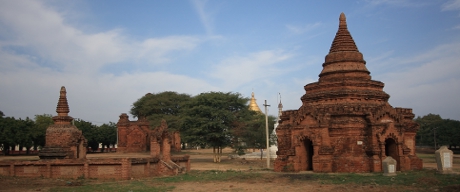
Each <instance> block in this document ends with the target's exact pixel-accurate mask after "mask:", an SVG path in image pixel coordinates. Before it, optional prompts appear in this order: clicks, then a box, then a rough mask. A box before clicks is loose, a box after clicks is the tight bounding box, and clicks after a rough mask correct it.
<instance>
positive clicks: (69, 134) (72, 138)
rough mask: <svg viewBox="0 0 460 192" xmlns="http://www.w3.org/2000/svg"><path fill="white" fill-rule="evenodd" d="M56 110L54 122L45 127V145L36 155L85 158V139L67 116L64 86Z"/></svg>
mask: <svg viewBox="0 0 460 192" xmlns="http://www.w3.org/2000/svg"><path fill="white" fill-rule="evenodd" d="M56 112H57V114H58V115H57V116H54V117H53V121H54V124H52V125H50V126H49V127H48V128H47V129H46V138H45V139H46V141H45V147H43V149H41V150H40V153H39V154H38V156H39V157H40V159H85V158H86V146H87V140H86V139H85V137H84V136H83V134H82V132H81V130H80V129H78V128H77V127H76V126H75V125H72V123H71V122H72V120H73V118H72V117H71V116H69V112H70V110H69V104H68V103H67V91H66V89H65V87H64V86H62V87H61V90H60V94H59V101H58V104H57V107H56Z"/></svg>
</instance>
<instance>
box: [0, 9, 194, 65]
mask: <svg viewBox="0 0 460 192" xmlns="http://www.w3.org/2000/svg"><path fill="white" fill-rule="evenodd" d="M0 21H1V23H0V26H2V27H6V28H8V29H10V30H11V31H12V33H10V34H3V35H8V37H9V39H12V40H10V41H9V42H2V43H1V44H0V45H1V46H2V48H3V49H11V47H13V48H17V47H19V48H25V49H26V50H27V51H28V52H31V54H33V53H37V54H38V56H39V57H43V58H47V59H49V60H51V61H52V63H55V65H56V66H53V67H55V68H59V69H61V70H65V71H80V72H85V73H91V72H97V70H98V69H99V68H101V67H103V66H106V65H110V64H112V63H117V62H125V61H128V60H130V61H132V60H134V61H143V62H148V64H160V63H165V62H168V61H169V59H168V58H167V57H166V55H167V54H169V53H171V52H173V51H179V50H190V49H193V48H194V47H196V46H197V44H198V43H199V42H200V40H199V38H197V37H190V36H170V37H164V38H150V39H146V40H144V41H134V40H132V39H129V37H126V36H124V35H123V34H122V31H123V30H121V29H114V30H110V31H105V32H99V33H95V34H87V33H85V32H83V31H81V30H79V29H77V28H75V27H73V26H70V25H69V24H67V23H65V22H64V21H65V19H64V18H63V17H62V16H61V15H59V14H58V13H57V12H56V11H55V10H53V9H51V8H49V7H46V6H45V5H43V4H40V3H39V2H38V1H32V2H27V3H26V2H23V1H19V2H17V3H14V2H8V3H6V4H5V5H3V6H1V8H0ZM49 63H51V62H49Z"/></svg>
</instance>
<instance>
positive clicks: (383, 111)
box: [275, 13, 422, 172]
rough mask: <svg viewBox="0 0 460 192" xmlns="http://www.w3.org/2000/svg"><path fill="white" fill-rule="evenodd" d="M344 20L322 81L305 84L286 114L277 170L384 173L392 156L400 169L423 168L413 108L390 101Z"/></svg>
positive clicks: (279, 131)
mask: <svg viewBox="0 0 460 192" xmlns="http://www.w3.org/2000/svg"><path fill="white" fill-rule="evenodd" d="M339 21H340V22H339V29H338V31H337V34H336V36H335V38H334V41H333V42H332V45H331V48H330V50H329V54H328V55H326V58H325V62H324V63H323V70H322V71H321V73H320V74H319V80H318V82H314V83H310V84H307V85H305V86H304V89H305V92H306V93H305V94H304V95H303V96H302V97H301V100H302V106H301V107H300V108H299V109H298V110H288V111H283V113H282V115H281V118H280V121H279V126H278V127H277V129H276V133H277V136H278V152H277V155H278V157H277V159H276V160H275V171H303V170H312V171H314V172H381V171H382V160H383V159H385V157H387V156H391V157H392V158H394V159H396V160H397V170H401V171H405V170H411V169H421V168H422V160H421V159H419V158H418V157H417V156H416V155H415V134H416V132H417V130H418V129H419V125H418V124H417V123H415V122H414V121H413V118H414V114H413V113H412V109H408V108H394V107H392V106H391V105H390V104H389V103H388V99H389V97H390V96H389V95H388V94H387V93H385V92H384V91H383V87H384V84H383V83H382V82H380V81H375V80H372V79H371V76H370V72H369V71H368V70H367V68H366V61H364V59H363V55H362V54H361V52H359V51H358V48H357V46H356V45H355V42H354V40H353V38H352V37H351V35H350V32H349V31H348V28H347V23H346V19H345V15H344V14H343V13H342V14H341V15H340V18H339Z"/></svg>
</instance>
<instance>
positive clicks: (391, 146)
mask: <svg viewBox="0 0 460 192" xmlns="http://www.w3.org/2000/svg"><path fill="white" fill-rule="evenodd" d="M385 156H387V157H388V156H390V157H392V158H393V159H395V160H396V162H397V165H396V170H397V171H399V167H400V164H399V154H398V145H397V144H396V141H395V140H394V139H392V138H388V139H386V140H385Z"/></svg>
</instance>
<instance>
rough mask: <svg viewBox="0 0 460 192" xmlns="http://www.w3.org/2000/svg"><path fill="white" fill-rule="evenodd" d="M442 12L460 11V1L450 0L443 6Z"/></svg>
mask: <svg viewBox="0 0 460 192" xmlns="http://www.w3.org/2000/svg"><path fill="white" fill-rule="evenodd" d="M441 10H442V11H452V10H460V0H450V1H448V2H445V3H444V4H442V6H441Z"/></svg>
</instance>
